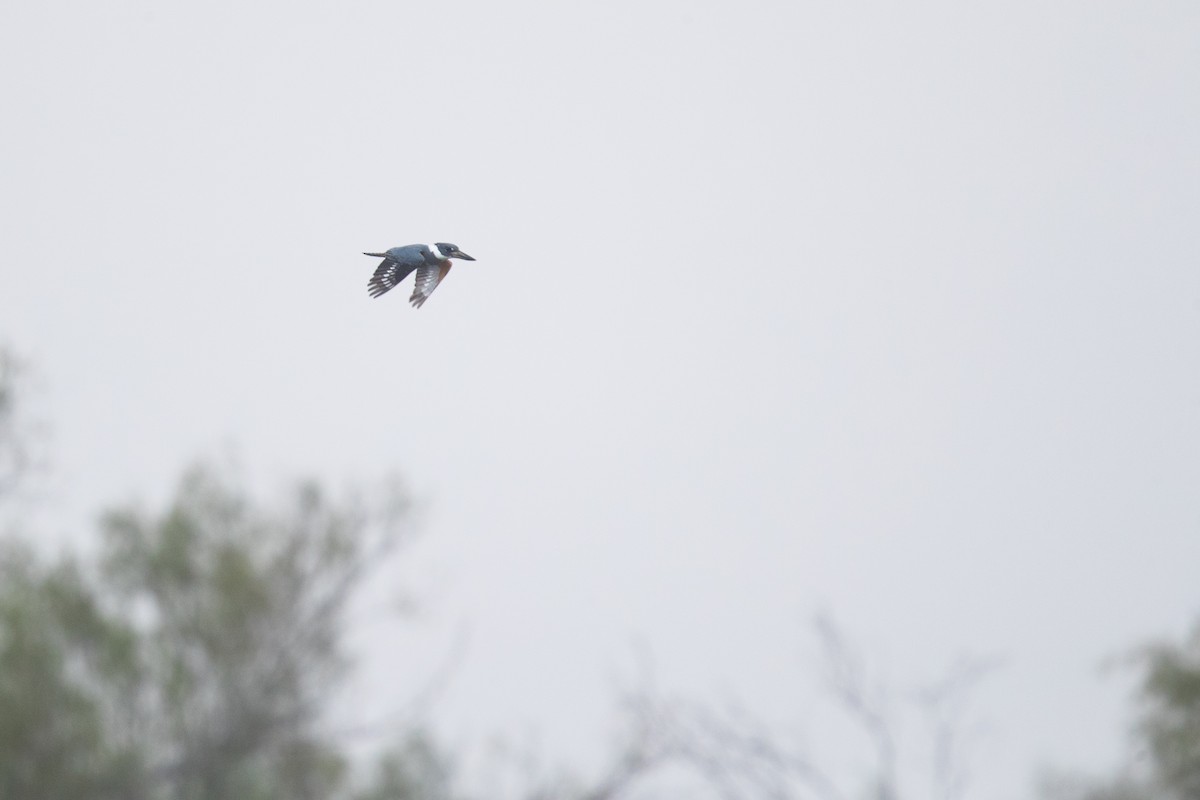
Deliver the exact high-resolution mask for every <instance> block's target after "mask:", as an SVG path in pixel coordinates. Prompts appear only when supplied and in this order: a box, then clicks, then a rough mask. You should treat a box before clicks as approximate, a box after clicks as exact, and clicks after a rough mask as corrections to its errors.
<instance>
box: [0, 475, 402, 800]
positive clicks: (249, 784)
mask: <svg viewBox="0 0 1200 800" xmlns="http://www.w3.org/2000/svg"><path fill="white" fill-rule="evenodd" d="M403 511H404V506H403V504H402V503H401V502H397V501H393V502H389V503H388V504H387V505H386V508H385V509H384V510H382V511H380V512H372V511H370V510H368V508H367V505H366V504H365V503H364V502H361V501H355V500H352V501H349V502H345V503H340V504H339V503H333V502H331V501H329V500H328V499H327V498H326V497H325V496H324V495H323V493H322V492H321V491H320V490H319V489H318V488H317V487H316V486H315V485H312V484H308V485H304V486H301V487H300V488H299V489H297V491H296V492H295V494H294V496H293V497H292V498H291V499H290V502H288V503H287V504H286V507H285V508H283V509H282V510H278V511H273V512H272V511H264V510H263V509H261V508H259V507H257V506H256V505H255V504H253V503H251V502H250V501H249V500H248V499H247V498H246V497H245V496H244V495H243V494H242V493H240V492H239V491H237V490H236V489H235V488H233V487H231V486H229V485H227V484H225V483H223V482H222V481H221V480H219V479H218V477H217V476H216V474H215V473H214V472H213V471H212V470H209V469H195V470H192V471H191V472H189V473H188V474H187V476H186V477H185V478H184V480H183V481H182V483H181V485H180V488H179V491H178V494H177V496H176V498H175V500H174V501H173V503H172V504H171V505H170V507H169V508H168V509H167V510H166V511H165V512H164V513H162V514H161V515H146V514H143V513H140V512H137V511H133V510H123V511H117V512H114V513H111V514H109V515H107V516H106V517H105V519H104V521H103V525H102V529H103V537H102V547H101V551H100V554H99V559H98V563H99V567H98V568H97V569H94V570H90V571H87V570H84V569H82V568H81V567H80V566H79V565H78V564H77V563H76V562H74V561H72V560H70V559H66V560H63V561H61V562H60V563H58V564H55V565H53V566H43V565H42V564H40V563H39V560H38V559H37V558H35V557H34V555H33V553H32V552H31V551H30V550H29V549H28V548H27V547H22V546H19V545H15V544H9V545H7V546H6V548H5V550H4V555H3V559H2V560H0V797H2V798H23V799H26V800H37V799H38V798H47V800H49V799H50V798H54V800H71V798H105V797H114V798H117V797H119V798H132V799H134V800H136V799H137V798H145V800H158V799H159V798H162V800H217V799H218V798H234V797H236V798H242V799H243V800H273V799H274V798H289V799H290V798H296V799H297V800H309V799H311V800H320V799H322V798H334V797H342V796H347V793H348V791H349V789H348V788H347V786H346V782H347V778H348V768H347V762H346V759H345V758H344V757H343V755H342V754H341V752H340V750H339V747H338V746H337V745H338V743H337V742H336V741H335V740H333V739H332V738H331V737H330V736H329V735H327V734H325V733H323V732H322V726H321V719H322V712H323V710H324V708H325V704H326V701H327V698H328V697H329V693H330V691H331V690H332V689H333V688H335V686H336V685H337V683H338V681H339V679H341V678H342V677H343V676H344V675H345V674H346V670H347V667H348V664H349V659H348V657H347V654H346V652H345V650H344V647H343V644H342V632H343V616H344V612H345V610H346V606H347V603H348V602H349V600H350V598H351V596H352V594H353V592H354V590H355V589H356V588H357V587H358V586H359V585H360V584H361V581H362V578H363V576H364V572H365V571H366V570H367V568H368V567H369V566H370V565H372V564H375V563H378V561H379V557H380V555H381V554H382V553H383V552H384V551H386V550H387V549H388V548H389V547H390V545H391V544H392V543H393V542H394V540H395V538H396V534H397V532H398V530H399V526H400V525H401V524H402V522H403V518H404V513H403ZM378 796H381V797H383V796H390V795H378ZM406 796H408V795H396V797H406Z"/></svg>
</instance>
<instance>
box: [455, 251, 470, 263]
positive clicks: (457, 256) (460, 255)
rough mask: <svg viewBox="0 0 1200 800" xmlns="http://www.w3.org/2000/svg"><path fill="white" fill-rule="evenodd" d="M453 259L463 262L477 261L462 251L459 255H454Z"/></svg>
mask: <svg viewBox="0 0 1200 800" xmlns="http://www.w3.org/2000/svg"><path fill="white" fill-rule="evenodd" d="M451 258H461V259H462V260H463V261H474V260H475V259H473V258H471V256H469V255H467V254H466V253H464V252H463V251H462V250H459V251H458V252H457V253H455V254H454V255H452V256H451Z"/></svg>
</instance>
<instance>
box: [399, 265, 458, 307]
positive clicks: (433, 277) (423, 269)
mask: <svg viewBox="0 0 1200 800" xmlns="http://www.w3.org/2000/svg"><path fill="white" fill-rule="evenodd" d="M449 273H450V259H448V258H447V259H445V260H443V261H442V262H441V263H440V264H424V265H422V266H420V267H418V268H417V277H416V279H415V280H414V281H413V293H412V297H410V298H408V302H410V303H412V304H413V307H414V308H420V307H421V306H422V305H424V303H425V301H426V300H428V299H429V295H431V294H433V290H434V289H436V288H437V287H438V284H439V283H441V282H442V279H443V278H445V277H446V275H448V274H449Z"/></svg>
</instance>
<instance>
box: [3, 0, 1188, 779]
mask: <svg viewBox="0 0 1200 800" xmlns="http://www.w3.org/2000/svg"><path fill="white" fill-rule="evenodd" d="M1197 42H1200V5H1197V4H1195V3H1194V2H1183V1H1181V2H1160V3H1136V4H1135V3H1116V2H1089V3H1045V2H1007V3H996V4H990V5H989V4H983V5H980V4H963V3H950V2H946V3H905V4H898V3H883V2H874V3H861V4H846V3H838V4H834V3H824V2H814V3H808V2H795V3H783V2H771V3H766V2H739V3H712V2H604V3H599V4H590V3H589V4H566V3H564V4H552V3H536V2H507V3H437V4H434V3H428V4H408V3H400V2H383V1H382V0H371V1H369V2H350V3H347V2H341V1H340V0H339V2H312V1H311V0H308V1H305V2H288V3H283V2H263V3H249V4H245V3H222V2H204V3H190V4H162V3H156V2H149V0H134V1H131V2H106V3H85V2H66V3H64V2H53V1H51V2H39V3H17V2H10V3H7V4H5V5H4V6H3V7H2V8H0V93H2V96H3V99H4V100H3V107H4V122H3V125H2V126H0V152H2V153H3V156H2V157H0V158H2V162H3V176H2V178H3V179H2V181H0V215H2V216H3V220H4V223H3V227H2V230H3V254H4V257H3V262H2V264H0V277H2V282H0V337H2V338H3V339H6V340H7V341H9V342H10V343H11V344H13V345H14V346H15V347H16V348H17V349H19V350H20V351H21V352H23V353H24V354H25V355H27V356H28V357H29V358H30V359H31V360H32V361H33V363H34V364H35V365H36V367H37V369H38V371H39V373H40V376H41V382H42V385H43V387H44V389H43V391H42V394H41V396H42V409H41V410H42V411H43V413H44V415H45V417H46V418H47V419H48V420H49V421H50V422H51V423H52V424H53V427H54V440H53V451H52V452H53V457H54V466H55V472H54V476H53V482H52V485H53V494H54V502H55V503H56V504H57V509H58V510H57V511H56V512H55V513H54V514H53V515H51V516H50V517H49V518H47V519H48V521H47V522H46V524H47V525H49V526H50V527H51V528H52V531H53V532H54V533H58V534H62V535H64V536H73V537H82V536H84V535H85V534H84V533H80V532H87V531H92V530H94V528H93V527H92V524H91V520H92V519H93V518H94V515H95V513H96V512H97V511H98V510H99V509H100V508H102V507H103V506H105V505H109V504H112V503H114V502H120V501H123V500H128V499H132V498H140V499H142V500H144V501H145V502H146V503H148V504H154V503H158V502H162V501H163V500H164V499H165V498H166V497H167V496H168V495H169V492H170V490H171V489H172V488H173V486H174V484H175V481H176V480H177V477H178V475H179V471H180V469H181V468H182V467H183V466H184V465H185V464H186V463H187V462H189V461H190V460H192V459H193V458H194V457H196V456H199V455H205V454H211V453H214V452H220V451H221V449H222V448H224V447H226V446H228V445H230V444H232V445H233V446H235V447H236V449H237V450H238V451H239V452H240V453H241V454H242V460H243V463H244V464H245V465H246V468H247V470H248V471H249V472H250V473H251V474H252V476H253V480H255V481H257V482H258V483H259V485H261V486H264V487H267V488H275V487H278V486H279V485H280V484H281V483H282V481H283V480H284V479H285V478H287V477H289V476H294V475H302V474H316V475H318V476H321V477H323V478H326V479H328V480H330V481H332V482H334V483H335V484H341V483H345V482H347V481H350V480H374V479H375V478H377V477H378V476H380V475H382V474H384V473H387V472H391V471H399V472H401V473H403V474H404V475H406V476H407V477H408V479H409V480H410V482H411V484H412V486H413V487H414V489H415V490H416V491H417V492H418V494H419V496H420V497H421V498H422V499H423V501H424V504H425V511H424V515H423V524H422V528H423V531H424V533H423V536H422V539H421V541H420V542H419V543H418V544H417V545H415V546H414V548H413V549H412V550H411V551H410V553H409V556H408V558H407V559H406V560H404V561H403V562H402V563H401V564H400V567H399V570H398V572H397V575H396V576H395V581H396V583H397V585H400V584H403V585H406V586H408V587H409V588H410V589H411V591H412V592H413V593H414V594H415V595H416V596H417V597H418V598H419V599H421V600H422V601H423V602H424V606H425V610H424V612H423V615H422V616H421V617H420V619H418V620H417V621H416V622H415V623H413V624H412V625H409V626H407V627H400V628H398V629H397V632H389V633H388V634H387V635H386V636H385V637H374V638H373V644H372V648H373V651H374V653H375V658H374V661H373V666H372V667H371V669H370V670H369V673H368V674H369V675H370V676H371V677H370V680H372V681H374V683H373V684H372V686H373V687H374V688H373V689H372V691H374V692H376V693H377V694H376V695H375V696H377V697H378V698H379V700H380V705H386V703H387V702H391V699H392V698H399V699H402V698H404V697H406V696H410V695H411V693H412V692H413V691H415V690H416V689H417V688H418V687H419V685H420V684H421V682H422V681H423V680H424V679H425V677H427V676H428V674H429V673H430V672H431V671H432V670H433V669H434V668H435V666H436V664H438V663H439V662H440V660H441V659H443V658H444V657H445V655H446V653H447V652H448V650H450V649H451V647H452V642H453V641H454V640H455V637H456V636H458V635H459V632H461V631H468V632H469V634H468V645H467V649H466V653H465V656H464V657H463V661H462V663H461V665H460V666H459V668H458V670H457V672H456V673H455V676H454V680H453V682H452V684H451V685H450V687H449V688H448V690H447V691H446V694H445V695H444V697H443V698H442V700H441V703H440V706H439V708H438V712H437V718H438V720H439V724H440V725H441V726H442V729H443V731H444V732H445V733H446V735H447V736H448V737H450V738H451V740H452V741H454V742H456V743H464V744H468V745H470V744H473V743H477V742H478V741H480V740H481V739H482V738H484V737H486V736H487V735H489V734H490V733H493V732H497V731H501V732H508V733H512V732H521V731H536V732H538V735H539V736H540V737H541V738H542V740H543V745H544V748H545V750H546V751H547V754H548V755H551V756H555V755H563V756H565V757H573V758H584V757H585V756H586V755H587V754H588V753H595V752H598V751H600V750H601V749H602V748H603V745H604V744H605V742H606V741H607V734H608V732H609V728H608V723H609V722H610V720H611V711H612V701H613V693H612V692H613V686H612V677H613V675H614V674H620V673H622V672H623V671H624V672H628V671H629V669H628V667H629V665H630V664H631V663H632V662H633V661H634V660H635V659H634V658H633V654H634V653H635V652H636V649H637V646H636V645H635V644H634V643H635V642H641V643H643V645H644V646H645V647H646V648H647V649H648V650H649V651H650V652H651V653H652V654H653V660H654V664H655V672H656V676H657V682H658V685H659V687H660V688H661V689H662V690H664V691H668V692H681V693H689V694H693V695H695V696H700V697H728V696H737V697H740V698H741V699H742V701H743V702H744V703H745V704H746V705H747V706H748V707H750V708H752V709H756V710H758V711H759V712H760V713H762V714H763V715H764V716H766V717H768V718H770V719H773V720H779V721H781V722H782V721H786V722H787V723H788V724H789V725H791V726H793V727H795V728H799V729H805V730H806V731H807V733H808V735H809V736H810V737H811V738H812V739H814V740H817V741H819V740H820V739H821V736H820V734H821V731H820V730H815V731H814V730H812V729H811V727H806V718H805V717H806V713H807V709H808V708H809V707H810V703H809V700H806V699H804V698H806V697H810V696H811V695H813V694H815V691H814V689H815V687H818V686H819V680H820V673H819V670H818V669H817V668H816V661H815V659H814V657H813V654H812V650H813V647H812V641H811V635H810V628H809V620H810V619H811V618H812V615H813V614H814V613H816V612H817V611H818V610H820V609H827V610H829V611H830V612H832V613H833V615H834V616H835V617H836V618H837V619H838V620H839V621H840V622H841V623H842V624H843V626H844V627H845V628H846V630H847V631H848V632H849V633H850V635H851V636H852V638H854V639H855V640H857V641H859V642H861V643H863V645H864V648H865V650H866V651H867V652H868V654H869V655H870V657H871V659H872V661H873V663H874V664H875V666H876V667H877V668H878V671H879V673H880V675H881V677H882V678H885V679H886V680H888V681H889V682H890V683H892V684H893V685H894V686H896V687H897V688H898V690H907V689H910V688H912V687H914V686H916V685H917V684H918V683H919V682H920V681H921V680H923V679H932V678H935V677H937V676H938V675H940V674H941V673H942V672H943V671H944V670H945V668H946V667H947V666H948V665H949V664H951V663H953V661H954V660H955V659H956V658H957V657H959V656H960V655H961V654H964V653H974V654H984V655H994V656H997V657H1000V658H1002V659H1003V661H1004V667H1003V668H1002V669H1001V670H1000V671H998V672H997V673H996V674H994V675H993V676H992V677H991V678H990V679H989V680H988V681H987V682H986V683H985V684H984V685H983V686H982V688H981V689H980V691H979V693H978V694H977V695H976V703H975V707H976V709H977V711H978V714H979V717H980V718H981V719H982V720H983V721H984V722H985V723H986V736H985V737H984V739H983V740H982V741H981V744H980V746H979V748H978V758H977V760H976V768H975V770H974V776H975V780H974V782H975V787H976V789H977V791H976V792H975V794H973V795H972V796H973V797H977V798H983V800H1001V798H1014V797H1020V796H1028V793H1029V791H1028V790H1029V788H1030V785H1031V783H1030V782H1031V779H1032V775H1033V771H1034V769H1035V767H1036V766H1037V765H1039V764H1047V763H1048V764H1056V765H1059V766H1063V767H1078V768H1081V769H1098V770H1099V769H1103V768H1105V767H1106V766H1110V765H1112V764H1113V763H1114V762H1115V761H1116V759H1117V758H1118V756H1119V755H1120V754H1121V752H1122V746H1123V741H1124V732H1123V725H1124V723H1125V721H1126V719H1127V714H1126V709H1127V705H1126V699H1127V698H1126V694H1125V690H1126V688H1127V681H1123V680H1121V679H1114V678H1112V677H1105V676H1103V675H1102V674H1101V673H1100V671H1099V667H1100V665H1101V663H1102V662H1103V660H1104V659H1105V658H1107V657H1109V656H1112V655H1114V654H1117V653H1120V652H1122V651H1123V650H1124V649H1125V648H1127V647H1129V646H1131V645H1133V644H1135V643H1137V642H1139V641H1141V640H1143V639H1144V638H1146V637H1149V636H1158V635H1164V636H1178V635H1180V634H1181V633H1182V632H1183V631H1184V630H1185V629H1186V627H1187V625H1188V624H1189V623H1190V622H1191V620H1193V619H1194V617H1195V615H1196V614H1197V612H1200V583H1198V582H1197V579H1196V576H1197V564H1200V495H1198V494H1197V491H1196V487H1197V486H1198V485H1200V459H1198V458H1197V452H1198V450H1200V369H1198V367H1200V225H1198V224H1197V221H1198V220H1200V50H1198V49H1197V48H1198V46H1197ZM434 240H443V241H452V242H455V243H457V244H458V245H459V246H461V247H462V248H463V249H464V250H466V251H467V252H468V253H471V254H472V255H474V256H475V257H476V258H478V262H476V263H474V264H470V263H464V264H460V265H458V266H456V267H455V269H454V271H453V272H452V273H451V275H450V276H449V277H448V279H447V281H446V282H445V283H444V284H443V285H442V286H441V287H440V288H439V289H438V291H437V293H436V294H435V295H434V297H433V298H432V299H431V300H430V301H429V303H428V304H427V305H426V306H425V308H423V309H421V310H420V311H419V312H415V311H413V310H412V309H410V308H409V307H408V305H407V303H406V302H405V300H406V296H407V294H408V291H409V290H408V287H407V285H406V286H405V287H403V288H402V289H400V290H397V291H396V292H394V293H392V294H389V295H387V296H385V297H383V298H382V299H379V300H371V299H369V298H368V297H367V292H366V282H367V278H368V277H369V275H370V273H371V271H372V269H373V268H374V266H375V263H376V262H375V261H374V260H371V259H367V258H365V257H364V256H362V255H360V252H361V251H363V250H379V249H383V248H387V247H391V246H394V245H400V244H406V243H410V242H419V241H434ZM364 638H372V637H364ZM911 733H912V735H913V737H914V738H915V737H916V736H917V735H918V734H919V731H912V732H911ZM843 755H844V754H843ZM843 755H838V754H833V755H831V756H830V758H832V759H835V760H836V759H838V758H842V757H843Z"/></svg>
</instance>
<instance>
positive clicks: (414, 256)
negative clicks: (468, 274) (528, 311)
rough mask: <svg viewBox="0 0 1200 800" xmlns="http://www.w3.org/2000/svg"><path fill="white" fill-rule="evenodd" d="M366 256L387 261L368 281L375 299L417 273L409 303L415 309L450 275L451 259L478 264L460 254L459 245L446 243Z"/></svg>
mask: <svg viewBox="0 0 1200 800" xmlns="http://www.w3.org/2000/svg"><path fill="white" fill-rule="evenodd" d="M363 255H364V256H373V257H374V258H382V259H383V261H381V262H380V264H379V266H378V267H376V268H375V274H374V275H372V276H371V280H369V281H367V293H368V294H370V295H371V297H379V295H381V294H383V293H384V292H386V291H387V290H388V289H391V288H392V287H393V286H395V285H396V284H398V283H400V281H402V280H404V279H405V278H407V277H408V275H409V273H410V272H413V271H414V270H415V271H416V273H417V277H415V278H414V279H413V293H412V297H410V298H408V302H410V303H412V304H413V307H414V308H420V307H421V306H422V305H423V304H424V303H425V301H426V300H428V299H429V295H431V294H433V290H434V289H436V288H437V287H438V284H439V283H441V282H442V279H443V278H445V277H446V275H447V274H448V273H449V272H450V259H452V258H461V259H462V260H464V261H474V260H475V259H473V258H471V257H470V256H469V255H467V254H466V253H464V252H463V251H462V250H459V249H458V247H457V246H456V245H452V244H447V243H446V242H435V243H433V244H406V245H404V246H403V247H393V248H392V249H391V250H388V251H387V252H386V253H363Z"/></svg>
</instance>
